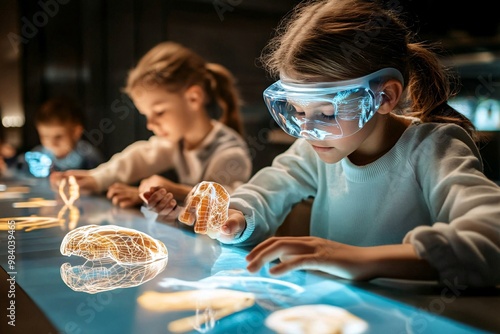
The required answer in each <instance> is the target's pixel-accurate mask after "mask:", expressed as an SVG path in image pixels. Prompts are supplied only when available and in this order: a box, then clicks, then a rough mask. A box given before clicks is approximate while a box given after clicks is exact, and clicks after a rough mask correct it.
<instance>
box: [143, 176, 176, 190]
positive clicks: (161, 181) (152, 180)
mask: <svg viewBox="0 0 500 334" xmlns="http://www.w3.org/2000/svg"><path fill="white" fill-rule="evenodd" d="M167 183H168V180H167V179H165V178H164V177H162V176H159V175H152V176H150V177H148V178H145V179H143V180H142V181H141V183H140V184H139V191H140V192H141V193H144V192H147V191H148V190H149V189H150V188H151V187H157V188H159V187H163V188H166V189H167V190H169V189H168V187H167V186H166V185H167Z"/></svg>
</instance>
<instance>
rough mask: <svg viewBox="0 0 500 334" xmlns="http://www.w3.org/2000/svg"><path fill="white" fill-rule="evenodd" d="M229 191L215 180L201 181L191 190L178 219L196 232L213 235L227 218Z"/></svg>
mask: <svg viewBox="0 0 500 334" xmlns="http://www.w3.org/2000/svg"><path fill="white" fill-rule="evenodd" d="M229 199H230V197H229V193H228V192H227V190H226V189H224V187H223V186H222V185H220V184H218V183H216V182H208V181H203V182H201V183H199V184H198V185H196V186H195V187H194V188H193V190H192V191H191V194H190V196H189V197H188V200H187V205H186V207H185V208H184V209H183V210H182V211H181V213H180V214H179V218H178V219H179V221H181V222H182V223H184V224H188V225H193V224H195V226H194V231H195V232H196V233H201V234H208V235H209V236H210V237H215V236H216V235H217V234H218V232H219V229H220V227H221V226H222V224H224V223H225V222H226V220H227V218H228V213H227V210H228V207H229Z"/></svg>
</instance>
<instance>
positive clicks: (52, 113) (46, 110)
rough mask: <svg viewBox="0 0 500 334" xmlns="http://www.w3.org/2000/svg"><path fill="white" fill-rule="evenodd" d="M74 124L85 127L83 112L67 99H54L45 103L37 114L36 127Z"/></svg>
mask: <svg viewBox="0 0 500 334" xmlns="http://www.w3.org/2000/svg"><path fill="white" fill-rule="evenodd" d="M54 123H57V124H62V125H66V124H73V125H82V126H83V111H82V110H81V108H79V107H78V106H77V105H76V103H74V102H73V101H72V100H70V99H67V98H62V97H59V98H52V99H50V100H47V101H46V102H44V103H43V104H42V105H41V106H40V108H39V109H38V110H37V111H36V113H35V125H39V124H54Z"/></svg>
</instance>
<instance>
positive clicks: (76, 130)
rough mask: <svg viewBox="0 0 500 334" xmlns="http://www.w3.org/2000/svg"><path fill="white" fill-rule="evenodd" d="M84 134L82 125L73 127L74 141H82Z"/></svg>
mask: <svg viewBox="0 0 500 334" xmlns="http://www.w3.org/2000/svg"><path fill="white" fill-rule="evenodd" d="M82 134H83V126H82V125H80V124H77V125H75V126H74V127H73V140H74V141H75V142H77V141H78V140H80V138H81V137H82Z"/></svg>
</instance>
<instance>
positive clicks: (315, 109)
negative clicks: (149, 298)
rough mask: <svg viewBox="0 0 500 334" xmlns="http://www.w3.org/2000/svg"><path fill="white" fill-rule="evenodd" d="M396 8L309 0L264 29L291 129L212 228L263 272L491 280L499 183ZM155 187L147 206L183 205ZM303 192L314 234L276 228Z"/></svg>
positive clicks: (275, 105)
mask: <svg viewBox="0 0 500 334" xmlns="http://www.w3.org/2000/svg"><path fill="white" fill-rule="evenodd" d="M396 14H397V13H396V12H395V11H388V10H384V8H381V7H379V4H378V3H376V2H373V1H357V0H323V1H313V2H310V3H308V5H304V6H299V7H298V9H297V10H296V11H295V12H294V15H293V16H292V17H291V19H290V21H289V22H288V24H287V25H283V27H285V28H286V29H282V30H280V35H278V36H277V37H276V38H275V39H273V40H272V41H271V42H270V45H269V50H268V51H269V52H268V53H267V54H266V56H265V57H264V58H263V59H264V63H265V64H266V66H267V69H268V71H269V72H270V73H272V74H274V75H276V77H278V76H279V80H278V81H277V82H276V83H274V84H273V85H271V86H270V87H269V88H268V89H266V90H265V92H264V100H265V102H266V105H267V107H268V109H269V112H270V113H271V114H272V115H273V117H274V119H275V120H276V122H278V123H279V125H280V126H281V128H282V129H283V130H284V131H285V132H286V133H288V134H289V135H292V136H294V137H297V138H298V139H297V140H296V141H295V143H294V144H293V145H292V146H291V147H290V148H289V149H288V150H287V151H286V152H285V153H283V154H281V155H279V156H278V157H276V158H275V159H274V161H273V164H272V166H270V167H266V168H264V169H262V170H261V171H259V172H258V173H256V174H255V175H254V176H253V177H252V179H251V180H250V181H249V182H248V183H247V184H244V185H242V186H240V187H238V188H237V189H236V190H235V191H234V192H233V193H232V194H231V202H230V206H229V208H230V209H229V218H228V219H227V221H226V222H225V223H223V225H222V226H221V227H220V235H219V236H218V239H219V241H221V242H224V243H228V244H236V245H239V246H255V247H254V248H253V250H252V251H251V252H250V253H249V254H248V255H247V257H246V259H247V261H248V266H247V268H248V270H249V271H250V272H257V271H259V270H261V268H262V267H264V265H266V264H267V263H269V262H273V261H274V260H279V261H280V262H279V263H277V264H273V265H271V268H270V269H269V271H270V273H271V274H275V275H280V274H283V273H286V272H288V271H290V270H296V269H309V270H319V271H323V272H326V273H328V274H332V275H335V276H338V277H341V278H344V279H351V280H371V279H375V278H397V279H411V280H439V281H440V282H441V283H443V284H446V285H455V286H459V285H463V286H466V287H484V286H488V287H490V286H496V285H498V284H500V266H499V265H498V264H499V263H500V233H499V231H500V205H499V204H500V188H499V187H498V185H496V184H495V183H494V182H492V181H491V180H489V179H488V178H486V176H485V175H484V174H483V172H482V163H481V156H480V154H479V150H478V149H477V146H476V144H475V139H476V133H475V131H474V130H475V129H474V126H473V125H472V123H471V122H470V120H468V119H467V118H465V117H464V116H463V115H461V114H460V113H459V112H458V111H456V110H454V109H452V108H451V107H450V106H449V105H447V101H448V100H449V98H450V96H452V94H451V92H452V91H451V88H450V81H449V77H448V76H447V72H446V71H445V69H444V68H443V67H442V65H441V63H440V61H439V58H438V57H437V55H436V54H434V53H433V52H431V51H430V50H429V49H427V48H426V47H425V45H423V44H421V43H415V42H413V41H412V40H411V39H410V37H409V36H410V34H409V32H408V30H407V28H406V26H405V25H404V24H403V22H402V21H401V20H400V19H399V18H398V17H397V16H396ZM160 190H161V192H160ZM160 190H157V189H152V191H150V193H145V194H144V196H145V198H148V205H149V207H150V208H151V209H152V210H154V211H156V212H158V213H160V214H162V215H170V214H172V213H174V214H178V211H179V209H178V207H176V203H175V201H172V195H169V194H167V193H166V192H165V190H164V189H163V190H162V189H160ZM309 197H313V198H314V204H313V206H312V212H311V226H310V230H309V232H310V236H307V237H273V235H274V233H275V231H276V230H277V228H278V227H279V226H280V224H281V223H282V222H283V220H284V218H285V217H286V215H287V214H288V213H289V212H290V210H291V209H292V207H293V206H294V205H295V204H297V203H299V202H300V201H302V200H304V199H306V198H309ZM162 198H163V199H166V201H163V200H162ZM197 203H203V199H199V200H198V202H197ZM443 291H444V290H443Z"/></svg>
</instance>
